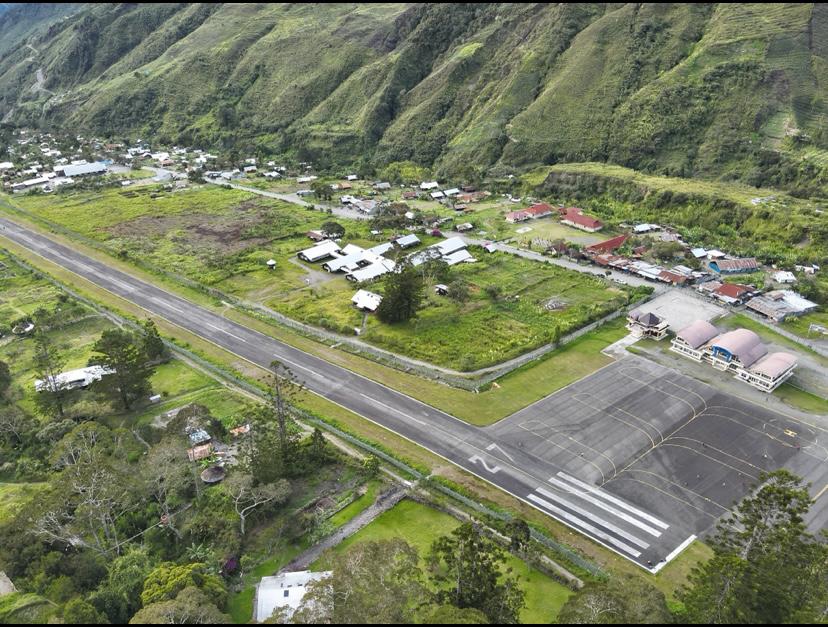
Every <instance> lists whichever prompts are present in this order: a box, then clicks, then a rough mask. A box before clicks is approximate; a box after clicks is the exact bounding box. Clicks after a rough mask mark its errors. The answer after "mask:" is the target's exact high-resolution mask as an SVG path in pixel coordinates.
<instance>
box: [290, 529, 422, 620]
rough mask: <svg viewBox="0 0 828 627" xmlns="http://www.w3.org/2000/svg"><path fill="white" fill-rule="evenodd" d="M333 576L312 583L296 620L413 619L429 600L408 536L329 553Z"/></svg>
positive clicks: (293, 618)
mask: <svg viewBox="0 0 828 627" xmlns="http://www.w3.org/2000/svg"><path fill="white" fill-rule="evenodd" d="M329 570H330V571H331V573H332V574H331V576H330V577H327V578H325V579H322V580H320V581H315V582H313V583H311V584H309V585H308V587H307V593H306V595H305V597H304V599H303V601H302V605H301V606H300V608H299V609H298V611H297V612H296V613H295V614H294V615H293V616H292V617H291V619H290V620H291V622H293V623H298V624H319V623H327V624H343V625H354V624H362V623H370V624H402V623H410V622H412V620H413V617H414V616H415V613H416V612H417V610H418V608H419V607H420V605H422V604H423V603H424V602H426V603H427V602H429V601H430V594H429V592H428V590H427V589H426V587H425V586H424V585H423V577H422V571H421V570H420V568H419V557H418V555H417V550H416V549H414V548H413V547H412V546H410V545H409V544H407V543H406V542H405V541H404V540H401V539H393V540H382V541H371V542H362V543H360V544H356V545H354V546H352V547H350V548H349V549H348V550H347V551H346V552H345V553H342V554H340V555H335V556H332V557H331V558H330V562H329Z"/></svg>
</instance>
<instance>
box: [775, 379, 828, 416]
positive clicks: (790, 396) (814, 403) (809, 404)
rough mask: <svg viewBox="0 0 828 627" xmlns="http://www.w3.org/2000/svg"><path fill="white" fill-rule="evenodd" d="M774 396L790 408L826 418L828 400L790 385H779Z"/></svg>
mask: <svg viewBox="0 0 828 627" xmlns="http://www.w3.org/2000/svg"><path fill="white" fill-rule="evenodd" d="M774 394H775V395H776V396H777V397H779V398H780V399H782V400H783V401H784V402H786V403H787V404H788V405H791V406H792V407H796V408H797V409H801V410H803V411H807V412H810V413H812V414H816V415H818V416H828V400H826V399H824V398H821V397H819V396H817V395H816V394H811V393H810V392H806V391H805V390H802V389H800V388H798V387H795V386H793V385H791V384H790V383H783V384H782V385H780V386H779V387H778V388H776V390H775V391H774Z"/></svg>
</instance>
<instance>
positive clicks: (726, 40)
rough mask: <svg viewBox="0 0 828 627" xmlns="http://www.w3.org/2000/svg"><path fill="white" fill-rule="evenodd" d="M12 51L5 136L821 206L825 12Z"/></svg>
mask: <svg viewBox="0 0 828 627" xmlns="http://www.w3.org/2000/svg"><path fill="white" fill-rule="evenodd" d="M0 40H2V41H4V42H12V41H14V42H15V43H14V44H13V45H12V44H4V46H5V47H6V49H5V51H4V49H3V48H2V47H0V117H7V118H8V120H9V121H12V122H18V123H29V124H31V123H36V124H44V125H49V124H58V125H64V126H66V125H71V127H72V128H82V129H88V130H91V131H95V132H98V133H103V134H110V135H132V136H137V135H140V136H150V135H151V136H155V137H159V138H161V139H168V140H170V141H178V142H183V143H199V144H203V145H219V146H225V147H227V146H235V147H238V148H240V149H248V148H254V147H256V146H257V145H258V146H260V147H262V148H263V149H264V150H266V151H268V152H271V153H285V154H292V155H293V156H297V157H301V158H310V159H313V160H314V162H316V163H317V165H322V166H325V165H339V164H345V163H348V164H351V163H358V164H363V165H365V166H366V167H373V166H377V165H382V164H386V163H389V162H395V161H404V160H412V161H415V162H418V163H420V164H424V165H427V166H433V167H435V169H436V170H437V172H438V173H448V172H451V173H455V174H465V175H467V176H469V177H472V176H474V175H476V174H479V173H481V172H488V171H492V170H493V171H494V172H495V173H497V172H502V171H506V170H511V169H514V168H515V167H518V168H527V169H528V168H529V167H531V166H536V165H540V164H551V163H557V162H573V161H604V162H610V163H616V164H619V165H624V166H627V167H633V168H636V169H640V170H644V171H648V172H652V173H659V174H668V175H679V176H701V177H706V178H718V179H739V180H742V181H744V182H747V183H750V184H762V185H770V186H776V187H785V188H788V189H796V190H798V192H799V193H801V194H809V195H813V194H824V193H825V189H824V187H823V186H824V178H825V177H824V176H823V174H824V171H825V167H826V158H825V154H826V153H825V151H826V150H828V7H826V5H820V4H808V3H805V4H758V3H757V4H633V3H630V4H609V5H604V4H598V3H593V4H575V5H571V4H563V5H546V4H518V5H512V4H509V5H507V4H416V5H415V4H402V3H379V4H370V5H368V4H343V3H337V4H329V5H311V4H269V5H268V4H185V3H179V4H140V5H136V4H106V5H85V6H84V7H83V8H82V9H81V10H80V11H78V12H76V13H74V14H73V15H72V16H71V17H69V18H67V19H64V20H62V21H60V22H58V23H56V24H53V25H52V26H51V27H49V28H48V29H47V30H45V31H44V30H36V29H35V30H34V31H32V30H24V31H16V30H15V26H14V24H13V23H9V21H8V20H5V21H4V20H2V19H0ZM32 49H35V50H36V51H37V54H34V53H33V50H32ZM37 69H42V70H43V72H44V73H45V76H46V82H45V85H44V87H45V90H34V91H32V90H31V89H30V87H31V86H32V85H33V84H34V80H35V72H36V71H37ZM10 111H11V114H9V112H10Z"/></svg>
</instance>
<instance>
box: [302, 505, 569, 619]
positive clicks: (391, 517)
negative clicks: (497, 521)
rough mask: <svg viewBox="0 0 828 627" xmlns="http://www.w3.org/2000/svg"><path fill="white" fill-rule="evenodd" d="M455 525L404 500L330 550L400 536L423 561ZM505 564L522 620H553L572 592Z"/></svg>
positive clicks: (320, 566) (317, 566)
mask: <svg viewBox="0 0 828 627" xmlns="http://www.w3.org/2000/svg"><path fill="white" fill-rule="evenodd" d="M459 525H460V523H459V522H458V521H457V520H456V519H455V518H452V517H451V516H449V515H448V514H444V513H442V512H439V511H437V510H435V509H432V508H430V507H426V506H425V505H421V504H419V503H415V502H413V501H408V500H404V501H401V502H400V503H399V504H398V505H396V506H395V507H394V508H393V509H391V510H389V511H387V512H385V513H384V514H382V515H380V516H379V517H377V518H376V520H374V522H372V523H371V524H370V525H368V526H367V527H365V528H364V529H362V530H361V531H359V532H357V533H356V534H354V535H353V536H351V537H350V538H348V539H347V540H345V541H343V542H342V543H341V544H339V546H337V547H336V548H335V549H334V551H336V552H337V553H341V552H343V551H345V550H347V549H348V547H350V546H352V545H354V544H356V543H358V542H366V541H371V540H388V539H391V538H402V539H404V540H405V541H406V542H408V543H409V544H410V545H412V546H413V547H415V548H416V549H417V550H418V551H419V553H420V557H421V558H423V560H424V559H425V556H426V555H427V554H428V551H429V549H430V547H431V543H432V542H434V541H435V540H436V539H437V538H439V537H440V536H443V535H446V534H448V533H450V532H451V531H452V530H453V529H455V528H456V527H458V526H459ZM508 566H509V567H511V568H512V569H513V572H514V573H515V574H517V575H519V576H520V583H521V587H522V588H523V590H524V591H525V592H526V609H524V611H523V612H522V614H521V620H522V622H524V623H543V624H548V623H551V622H553V621H554V619H555V617H556V616H557V614H558V611H559V610H560V608H561V607H563V604H564V603H566V600H567V599H568V598H569V597H570V596H571V595H572V592H571V591H570V590H569V589H568V588H566V587H564V586H562V585H561V584H559V583H557V582H555V581H553V580H552V579H550V578H549V577H547V576H546V575H544V574H543V573H541V572H539V571H537V570H535V569H533V568H531V567H529V566H528V565H527V564H526V563H525V562H523V561H522V560H520V559H518V558H516V557H513V556H510V557H509V560H508ZM324 569H325V561H324V558H322V559H320V560H319V561H317V562H315V563H314V564H313V565H312V566H311V570H324Z"/></svg>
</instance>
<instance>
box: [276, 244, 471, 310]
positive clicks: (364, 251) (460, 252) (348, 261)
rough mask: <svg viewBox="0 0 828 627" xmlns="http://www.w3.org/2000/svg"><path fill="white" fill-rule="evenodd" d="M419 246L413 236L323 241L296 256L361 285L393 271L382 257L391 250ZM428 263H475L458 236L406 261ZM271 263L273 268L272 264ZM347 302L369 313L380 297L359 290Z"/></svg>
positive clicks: (393, 264)
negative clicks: (369, 243) (366, 242)
mask: <svg viewBox="0 0 828 627" xmlns="http://www.w3.org/2000/svg"><path fill="white" fill-rule="evenodd" d="M309 236H310V237H311V238H312V239H316V236H317V233H316V232H312V233H309ZM420 243H421V241H420V238H419V237H417V235H415V234H413V233H412V234H408V235H402V236H399V237H394V238H393V239H392V240H391V241H389V242H383V243H382V244H378V245H377V246H373V247H371V248H362V247H361V246H356V245H354V244H346V245H345V246H344V247H340V245H339V244H338V243H337V242H335V241H334V240H331V239H323V240H321V241H319V242H318V243H317V244H315V245H314V246H311V247H310V248H306V249H304V250H301V251H299V252H298V253H297V257H299V259H301V260H302V261H305V262H308V263H318V262H320V261H321V262H323V263H322V268H323V269H324V270H326V271H327V272H332V273H343V274H344V275H345V278H346V279H347V280H348V281H351V282H352V283H357V284H364V283H369V282H371V281H373V280H375V279H378V278H379V277H381V276H383V275H385V274H388V273H389V272H393V271H394V269H395V268H396V266H397V263H396V262H395V261H394V260H393V259H389V258H387V257H385V256H384V255H387V254H388V253H389V252H391V251H392V250H395V249H397V250H405V249H407V248H412V247H415V246H417V245H418V244H420ZM431 260H440V261H442V262H444V263H446V264H448V265H450V266H453V265H456V264H458V263H474V262H475V261H476V259H475V258H474V257H473V256H472V254H471V253H470V252H469V251H468V248H467V244H466V242H465V241H463V239H462V238H460V237H450V238H447V239H444V240H442V241H439V242H437V243H436V244H432V245H431V246H427V247H425V248H423V249H422V250H419V251H417V252H414V253H411V254H409V255H408V261H409V262H410V263H411V264H412V265H413V266H415V267H416V266H419V265H422V264H424V263H426V262H428V261H431ZM271 261H272V262H273V264H274V265H275V261H273V260H271ZM268 264H270V262H268ZM351 300H352V302H353V304H354V305H355V306H356V307H357V308H358V309H360V310H362V311H368V312H373V311H376V310H377V308H378V307H379V305H380V303H381V302H382V296H380V295H379V294H375V293H373V292H369V291H367V290H362V289H361V290H359V291H358V292H357V293H356V294H354V296H353V298H352V299H351Z"/></svg>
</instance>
